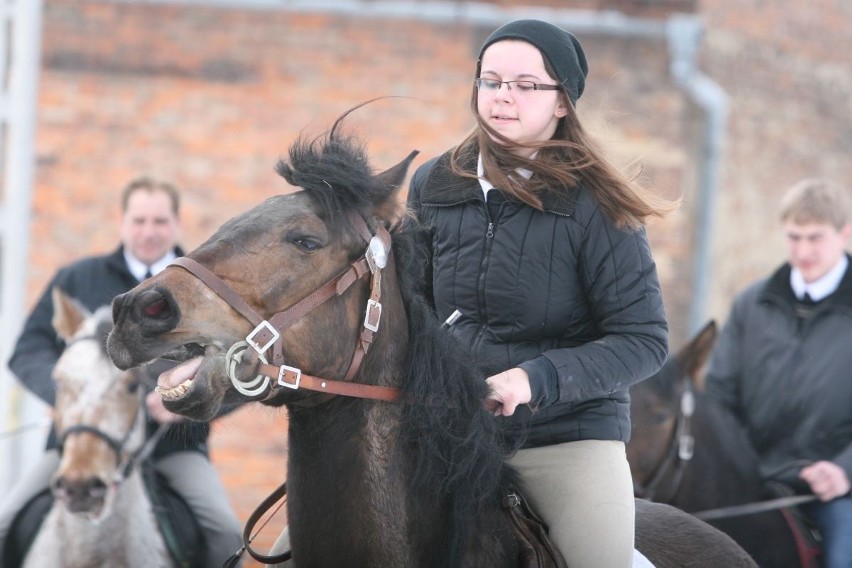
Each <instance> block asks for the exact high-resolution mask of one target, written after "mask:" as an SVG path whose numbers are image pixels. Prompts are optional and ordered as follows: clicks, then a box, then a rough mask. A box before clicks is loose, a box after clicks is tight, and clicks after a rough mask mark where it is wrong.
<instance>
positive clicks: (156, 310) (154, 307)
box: [142, 300, 169, 318]
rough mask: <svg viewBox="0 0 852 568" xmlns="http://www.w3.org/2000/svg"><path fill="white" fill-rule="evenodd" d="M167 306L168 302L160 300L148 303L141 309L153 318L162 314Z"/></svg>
mask: <svg viewBox="0 0 852 568" xmlns="http://www.w3.org/2000/svg"><path fill="white" fill-rule="evenodd" d="M168 308H169V304H168V303H167V302H166V301H165V300H160V301H159V302H154V303H152V304H148V305H147V306H145V307H144V308H143V309H142V311H143V313H144V314H145V315H146V316H148V317H152V318H155V317H157V316H159V315H160V314H162V313H163V312H164V311H166V310H167V309H168Z"/></svg>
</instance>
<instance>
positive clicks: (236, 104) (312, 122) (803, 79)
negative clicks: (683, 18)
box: [29, 0, 852, 543]
mask: <svg viewBox="0 0 852 568" xmlns="http://www.w3.org/2000/svg"><path fill="white" fill-rule="evenodd" d="M497 4H501V2H497ZM503 4H506V5H509V4H511V5H513V6H516V5H517V4H518V3H516V2H511V3H510V2H506V3H503ZM538 4H539V5H547V6H550V7H568V5H569V4H570V7H574V8H583V9H597V8H603V9H609V8H613V7H615V8H620V9H623V10H624V11H625V12H629V13H632V14H637V15H641V16H643V17H655V16H659V15H660V14H661V13H662V14H665V13H667V12H668V11H670V10H680V11H687V12H689V11H692V10H700V11H701V12H702V14H703V16H704V17H705V21H706V24H707V33H706V36H705V40H704V45H703V47H702V54H701V59H702V68H703V69H704V70H705V71H706V72H707V73H708V74H709V75H710V76H711V77H712V78H714V79H715V80H716V81H718V82H719V83H720V84H721V85H722V86H723V87H724V88H725V89H726V90H727V91H728V92H729V93H730V95H731V103H730V104H731V111H730V112H731V115H730V122H729V136H728V138H727V139H726V141H725V148H724V163H723V165H724V171H723V176H722V183H721V188H720V192H719V211H718V214H717V216H716V224H715V227H716V231H715V236H714V247H715V253H716V262H715V263H714V269H713V270H714V272H713V274H712V279H713V281H712V287H711V288H712V293H713V298H714V304H713V315H715V316H716V317H723V316H724V314H725V311H726V309H727V305H728V303H729V301H730V293H731V292H732V291H734V290H735V289H738V288H739V287H741V286H742V285H743V284H744V283H745V282H746V281H747V280H748V279H750V278H752V277H754V276H755V275H757V274H759V273H762V272H764V271H765V270H767V269H768V267H770V266H772V265H774V264H775V263H777V262H778V261H779V260H780V258H781V257H780V254H779V251H780V249H779V244H780V243H779V239H778V238H776V235H775V233H774V232H773V231H774V217H773V207H774V203H775V200H776V199H777V195H778V192H779V191H780V190H781V188H782V187H785V186H786V185H788V184H789V183H790V182H792V181H794V180H795V179H798V178H799V177H803V176H805V175H812V174H815V173H822V174H826V175H831V176H832V177H834V178H836V179H838V180H839V181H841V182H844V183H847V184H848V183H849V182H850V181H852V175H850V174H852V160H849V155H850V150H852V125H850V116H852V113H850V112H849V111H850V109H852V105H850V99H849V97H850V95H849V93H852V86H850V85H849V82H850V76H852V73H850V62H849V59H848V54H846V51H845V50H843V49H841V48H839V47H838V46H842V45H845V44H847V43H848V31H847V30H848V29H850V26H852V14H850V12H849V10H848V9H846V8H843V7H842V6H843V4H842V3H837V2H834V3H831V2H823V3H819V4H820V6H816V4H817V3H808V6H807V7H806V8H797V11H796V12H790V11H789V10H785V9H783V7H786V6H788V5H789V3H788V2H785V1H784V0H770V1H765V0H764V1H762V2H756V1H753V2H740V1H739V0H719V1H716V2H713V3H704V4H702V5H701V6H698V5H697V3H696V2H693V1H688V0H682V1H678V0H667V1H656V2H653V1H652V2H649V1H647V0H645V1H643V0H612V1H609V2H606V1H592V0H588V1H586V2H583V3H580V2H557V1H552V2H540V3H538ZM709 4H712V5H709ZM44 23H45V28H44V36H43V37H44V53H43V56H44V64H43V72H42V76H41V94H40V99H39V125H38V132H37V152H38V170H37V177H36V191H35V195H34V204H33V205H34V217H33V227H32V228H33V235H32V241H31V242H32V249H31V254H30V265H29V267H30V277H29V282H30V298H31V300H32V299H34V298H35V296H36V294H37V293H38V292H39V291H40V290H41V289H42V287H43V286H44V284H45V283H46V281H47V278H49V276H50V275H51V274H52V273H53V271H54V270H55V268H56V267H57V266H58V265H60V264H63V263H65V262H67V261H68V260H70V259H72V258H76V257H78V256H80V255H84V254H90V253H94V252H103V251H106V250H110V249H112V248H113V247H114V246H115V245H116V239H117V220H118V203H117V200H118V192H119V189H120V188H121V187H122V185H123V184H124V183H125V182H126V181H127V180H128V179H129V178H131V177H133V176H136V175H138V174H142V173H145V174H152V175H156V176H161V177H164V178H167V179H170V180H172V181H174V182H176V183H177V184H178V185H179V186H181V187H182V188H183V191H184V196H185V205H184V208H183V221H184V230H185V234H184V238H183V243H184V245H185V246H187V247H188V248H190V249H191V248H193V247H195V246H197V245H198V244H200V243H201V242H202V241H203V239H204V238H205V237H206V236H207V235H209V234H210V233H211V232H212V231H213V230H214V229H215V228H216V227H217V226H218V225H219V224H221V223H222V222H223V221H224V220H226V219H227V218H228V217H230V216H231V215H233V214H234V213H236V212H238V211H241V210H244V209H246V208H248V207H250V206H252V205H254V204H256V203H258V202H260V201H261V200H262V199H263V198H265V197H267V196H269V195H273V194H275V193H279V192H283V191H287V190H288V188H287V187H286V186H285V184H284V182H283V181H282V180H280V179H279V178H277V177H276V176H275V174H274V172H273V170H272V168H273V165H274V163H275V161H276V159H277V158H278V157H279V156H281V155H283V154H284V153H285V152H286V150H287V147H288V146H289V144H290V143H291V142H292V141H293V140H294V139H295V137H296V136H298V135H299V133H300V132H302V131H303V130H306V131H307V132H308V133H319V132H320V131H322V130H323V129H325V128H326V127H328V126H329V125H330V124H331V121H332V120H333V119H334V117H336V116H337V115H338V114H339V113H341V112H342V111H344V110H346V109H347V108H349V107H351V106H353V105H356V104H358V103H360V102H362V101H365V100H367V99H371V98H374V97H377V96H382V95H393V96H398V97H400V98H394V99H389V100H383V101H380V102H377V103H374V104H371V105H369V106H368V107H366V108H364V109H361V110H359V111H358V112H357V113H356V114H355V115H354V116H353V117H352V120H351V122H350V124H351V126H352V127H353V128H354V129H355V130H356V131H357V132H359V133H360V134H362V135H363V136H364V137H365V140H366V141H367V146H368V149H369V151H370V154H371V156H372V158H373V160H374V165H375V167H376V168H377V169H381V168H385V167H387V166H390V165H392V164H394V163H396V162H397V161H398V160H399V159H401V158H402V157H403V156H404V155H405V154H407V153H408V151H409V150H411V149H414V148H417V149H420V150H421V152H422V154H421V156H420V157H419V158H418V159H417V161H416V163H415V166H416V165H419V164H420V163H422V161H423V160H425V159H427V158H428V157H430V156H433V155H435V154H437V153H439V152H441V151H442V150H444V149H445V148H447V147H449V146H450V145H452V144H454V143H455V142H457V141H458V140H459V139H460V138H461V137H462V136H463V135H464V134H465V133H466V132H467V130H468V128H469V127H470V125H471V121H470V118H469V114H468V110H467V100H468V93H469V91H470V79H471V73H472V70H473V64H472V59H473V56H474V55H475V52H476V50H477V48H478V46H479V44H480V42H481V40H482V39H483V37H484V35H485V34H487V33H488V32H490V31H491V26H488V27H483V28H479V27H477V26H473V25H470V24H462V23H457V24H447V23H430V22H425V21H415V20H368V21H365V20H361V19H358V18H356V17H349V16H339V15H330V14H316V13H296V12H289V11H277V10H262V9H250V10H237V9H230V8H213V7H203V6H186V5H161V4H145V3H128V2H99V1H97V0H47V1H46V3H45V22H44ZM578 35H580V38H581V40H582V41H583V45H584V47H585V49H586V51H587V54H588V55H589V59H590V66H591V73H590V76H589V80H588V87H587V91H586V93H585V94H584V96H583V98H582V99H581V101H580V104H579V111H580V112H581V115H582V117H583V119H584V121H585V123H586V124H587V125H588V127H589V129H590V130H591V131H592V132H593V133H594V134H595V135H596V136H597V137H598V139H599V140H600V141H601V143H602V145H604V146H605V147H606V148H607V149H608V150H609V152H610V154H611V156H612V158H613V160H614V161H615V162H616V163H617V164H619V165H627V164H629V163H631V162H633V161H637V160H638V162H639V163H640V164H641V165H642V166H644V170H643V172H642V178H641V179H642V180H643V182H644V183H645V184H646V185H648V186H649V187H651V188H652V189H654V190H656V191H659V192H661V193H663V194H666V195H670V196H676V195H680V194H681V193H683V195H684V207H683V208H682V209H681V210H680V211H678V212H677V213H675V214H673V215H672V216H670V217H669V218H667V219H666V220H663V221H654V222H653V223H652V224H651V225H650V227H649V234H650V236H651V239H652V244H653V246H654V250H655V256H656V258H657V261H658V265H659V268H660V274H661V278H662V281H663V286H664V293H665V296H666V304H667V307H668V311H669V315H670V318H671V326H672V331H673V339H672V342H673V344H675V345H677V344H679V343H681V342H682V338H683V336H684V334H685V333H687V332H688V329H687V313H686V312H687V307H688V305H689V301H690V297H691V296H690V288H691V287H690V283H689V276H690V271H691V261H692V257H691V246H692V226H693V223H694V221H693V220H692V218H691V215H692V213H693V208H694V204H695V194H694V192H695V189H694V188H695V180H694V179H693V176H694V173H693V172H694V160H695V158H694V152H695V150H694V140H693V139H692V136H693V134H694V132H696V131H697V130H699V127H700V124H699V123H697V122H696V119H697V117H698V118H700V117H699V116H698V115H697V114H696V112H695V110H694V108H692V107H691V105H689V104H688V103H687V102H686V101H685V100H684V98H683V96H682V95H681V93H680V92H679V91H678V90H677V88H676V87H675V85H674V84H673V83H672V80H671V78H670V77H669V71H668V58H667V53H666V45H665V43H664V41H662V40H647V39H617V38H613V37H603V36H591V35H584V34H578ZM285 432H286V416H285V414H284V412H283V411H271V410H269V409H265V408H260V407H254V406H252V407H249V408H246V409H244V410H242V411H240V412H237V413H235V414H233V415H231V416H229V417H227V418H226V419H223V420H221V421H219V422H218V423H216V425H215V428H214V435H213V439H212V447H213V458H214V461H215V463H216V464H217V466H218V467H219V468H220V470H221V471H222V475H223V477H224V479H225V482H226V484H227V487H228V490H229V492H230V495H231V497H232V499H233V501H234V505H235V507H236V508H237V511H238V513H239V515H240V516H241V518H243V519H245V518H246V517H247V516H248V514H249V513H250V511H251V509H252V508H253V507H254V506H255V505H256V504H257V503H258V502H259V501H260V500H261V499H262V497H263V496H264V495H265V493H266V492H268V491H270V490H271V489H272V488H274V486H276V485H277V483H278V482H279V481H280V480H281V479H283V475H284V471H285V469H286V463H285V458H284V456H285V446H286V436H285ZM267 543H268V542H267Z"/></svg>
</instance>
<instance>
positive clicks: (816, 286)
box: [790, 254, 849, 302]
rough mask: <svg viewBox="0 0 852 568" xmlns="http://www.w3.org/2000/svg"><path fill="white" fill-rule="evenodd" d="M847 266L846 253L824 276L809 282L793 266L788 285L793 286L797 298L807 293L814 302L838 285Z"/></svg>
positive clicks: (826, 295)
mask: <svg viewBox="0 0 852 568" xmlns="http://www.w3.org/2000/svg"><path fill="white" fill-rule="evenodd" d="M848 266H849V259H848V258H846V255H845V254H844V255H843V256H841V257H840V260H839V261H838V263H837V264H835V265H834V268H832V269H831V270H829V271H828V272H827V273H826V274H825V276H823V277H822V278H819V279H817V280H815V281H813V282H811V283H810V284H808V283H807V282H805V279H804V277H803V276H802V271H801V270H799V269H798V268H793V270H792V271H791V272H790V287H792V288H793V293H795V294H796V297H797V298H798V299H800V300H801V299H802V298H804V297H805V294H808V295H809V296H810V297H811V299H812V300H813V301H814V302H819V301H820V300H822V299H824V298H826V297H828V296H830V295H831V294H833V293H834V291H835V290H837V288H838V286H840V281H841V280H843V275H844V274H846V268H847V267H848Z"/></svg>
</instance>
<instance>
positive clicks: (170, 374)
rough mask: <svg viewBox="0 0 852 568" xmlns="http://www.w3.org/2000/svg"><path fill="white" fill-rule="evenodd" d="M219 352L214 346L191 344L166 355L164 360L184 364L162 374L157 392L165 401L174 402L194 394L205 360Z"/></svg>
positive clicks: (158, 381)
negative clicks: (193, 390)
mask: <svg viewBox="0 0 852 568" xmlns="http://www.w3.org/2000/svg"><path fill="white" fill-rule="evenodd" d="M218 351H219V349H218V348H216V347H215V346H213V345H208V346H207V347H202V346H201V345H199V344H197V343H190V344H186V345H182V346H181V347H179V348H177V349H174V350H172V351H170V352H169V353H166V354H165V355H164V356H163V358H164V359H170V360H172V361H183V363H181V364H180V365H178V366H176V367H173V368H172V369H169V370H168V371H165V372H164V373H162V374H160V376H159V378H158V379H157V388H156V391H157V392H158V393H159V394H160V396H161V397H163V400H170V401H174V400H180V399H182V398H184V397H185V396H187V395H188V394H189V393H190V392H192V387H193V385H194V383H193V381H194V380H195V377H196V375H197V373H198V369H199V368H200V367H201V363H202V362H204V358H205V357H206V356H209V355H214V354H215V353H216V352H218Z"/></svg>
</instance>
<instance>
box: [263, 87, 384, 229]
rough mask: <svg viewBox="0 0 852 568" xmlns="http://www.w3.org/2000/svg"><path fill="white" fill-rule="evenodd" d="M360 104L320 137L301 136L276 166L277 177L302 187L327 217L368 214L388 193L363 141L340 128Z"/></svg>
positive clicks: (342, 116)
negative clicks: (371, 163)
mask: <svg viewBox="0 0 852 568" xmlns="http://www.w3.org/2000/svg"><path fill="white" fill-rule="evenodd" d="M364 104H366V103H364ZM361 106H363V105H358V106H357V107H355V108H352V109H350V110H348V111H347V112H346V113H344V114H343V115H341V116H340V117H339V118H338V119H337V120H336V121H335V123H334V125H333V126H332V128H331V130H329V131H328V132H326V133H324V134H322V135H320V136H317V137H315V138H313V139H308V138H306V137H305V136H304V135H303V136H300V137H299V138H298V139H297V140H296V142H294V143H293V145H292V146H291V147H290V150H289V152H288V159H287V160H284V159H282V160H279V161H278V163H277V164H276V166H275V171H276V172H277V173H278V174H279V175H280V176H282V177H283V178H284V179H286V180H287V181H288V182H289V183H290V184H292V185H294V186H297V187H300V188H302V189H303V190H304V191H305V193H307V195H308V196H309V197H310V198H311V200H312V201H314V202H315V203H316V204H317V205H318V206H319V207H320V208H321V210H322V211H323V212H325V213H326V214H327V216H328V217H329V218H332V217H334V216H336V215H337V214H339V213H341V212H343V211H348V210H355V211H357V212H359V213H361V215H362V216H365V217H366V216H369V215H368V214H369V212H370V211H371V210H372V209H373V208H374V207H375V206H376V205H378V204H379V203H381V202H382V201H383V200H384V199H385V198H387V196H388V190H387V188H386V187H385V186H384V185H383V184H382V183H381V182H379V181H378V180H377V179H376V178H375V177H374V173H373V170H372V168H371V166H370V161H369V159H368V157H367V151H366V148H365V145H364V143H363V142H362V141H361V140H359V139H358V138H357V137H356V136H354V135H351V134H346V133H345V132H343V131H342V123H343V120H344V119H345V118H346V116H348V115H349V114H350V113H351V112H352V111H354V110H356V109H358V108H360V107H361Z"/></svg>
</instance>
